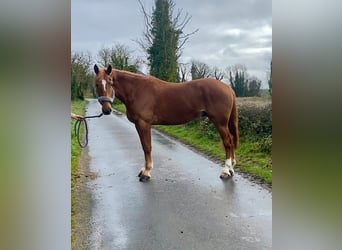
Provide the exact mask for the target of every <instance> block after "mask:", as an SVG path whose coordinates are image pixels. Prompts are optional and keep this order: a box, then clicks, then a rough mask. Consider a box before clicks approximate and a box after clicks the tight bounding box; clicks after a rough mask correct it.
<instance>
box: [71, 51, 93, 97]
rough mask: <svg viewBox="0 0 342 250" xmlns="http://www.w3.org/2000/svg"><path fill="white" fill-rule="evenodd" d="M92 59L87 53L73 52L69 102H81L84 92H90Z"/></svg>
mask: <svg viewBox="0 0 342 250" xmlns="http://www.w3.org/2000/svg"><path fill="white" fill-rule="evenodd" d="M91 63H92V59H91V56H90V54H89V53H77V52H74V53H72V55H71V100H77V99H80V100H83V99H84V96H85V92H86V91H92V84H93V75H92V73H90V66H91Z"/></svg>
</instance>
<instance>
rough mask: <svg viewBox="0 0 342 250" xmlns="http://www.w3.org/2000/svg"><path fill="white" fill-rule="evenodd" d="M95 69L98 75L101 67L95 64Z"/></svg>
mask: <svg viewBox="0 0 342 250" xmlns="http://www.w3.org/2000/svg"><path fill="white" fill-rule="evenodd" d="M94 71H95V74H96V75H97V74H98V73H99V68H98V67H97V65H96V64H95V65H94Z"/></svg>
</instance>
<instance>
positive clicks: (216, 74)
mask: <svg viewBox="0 0 342 250" xmlns="http://www.w3.org/2000/svg"><path fill="white" fill-rule="evenodd" d="M212 75H213V77H215V79H216V80H219V81H221V80H222V79H223V78H224V77H225V74H224V72H222V70H220V69H219V68H217V67H214V68H213V69H212Z"/></svg>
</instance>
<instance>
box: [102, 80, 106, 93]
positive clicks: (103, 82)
mask: <svg viewBox="0 0 342 250" xmlns="http://www.w3.org/2000/svg"><path fill="white" fill-rule="evenodd" d="M102 85H103V89H104V91H106V85H107V82H106V80H102Z"/></svg>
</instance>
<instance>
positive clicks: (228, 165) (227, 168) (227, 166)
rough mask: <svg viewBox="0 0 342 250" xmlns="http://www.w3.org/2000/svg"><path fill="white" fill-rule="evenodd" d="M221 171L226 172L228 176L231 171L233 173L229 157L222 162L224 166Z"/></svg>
mask: <svg viewBox="0 0 342 250" xmlns="http://www.w3.org/2000/svg"><path fill="white" fill-rule="evenodd" d="M222 173H223V174H227V175H228V176H231V173H234V170H233V164H232V159H231V158H229V159H227V160H226V162H225V163H224V167H223V169H222Z"/></svg>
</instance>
